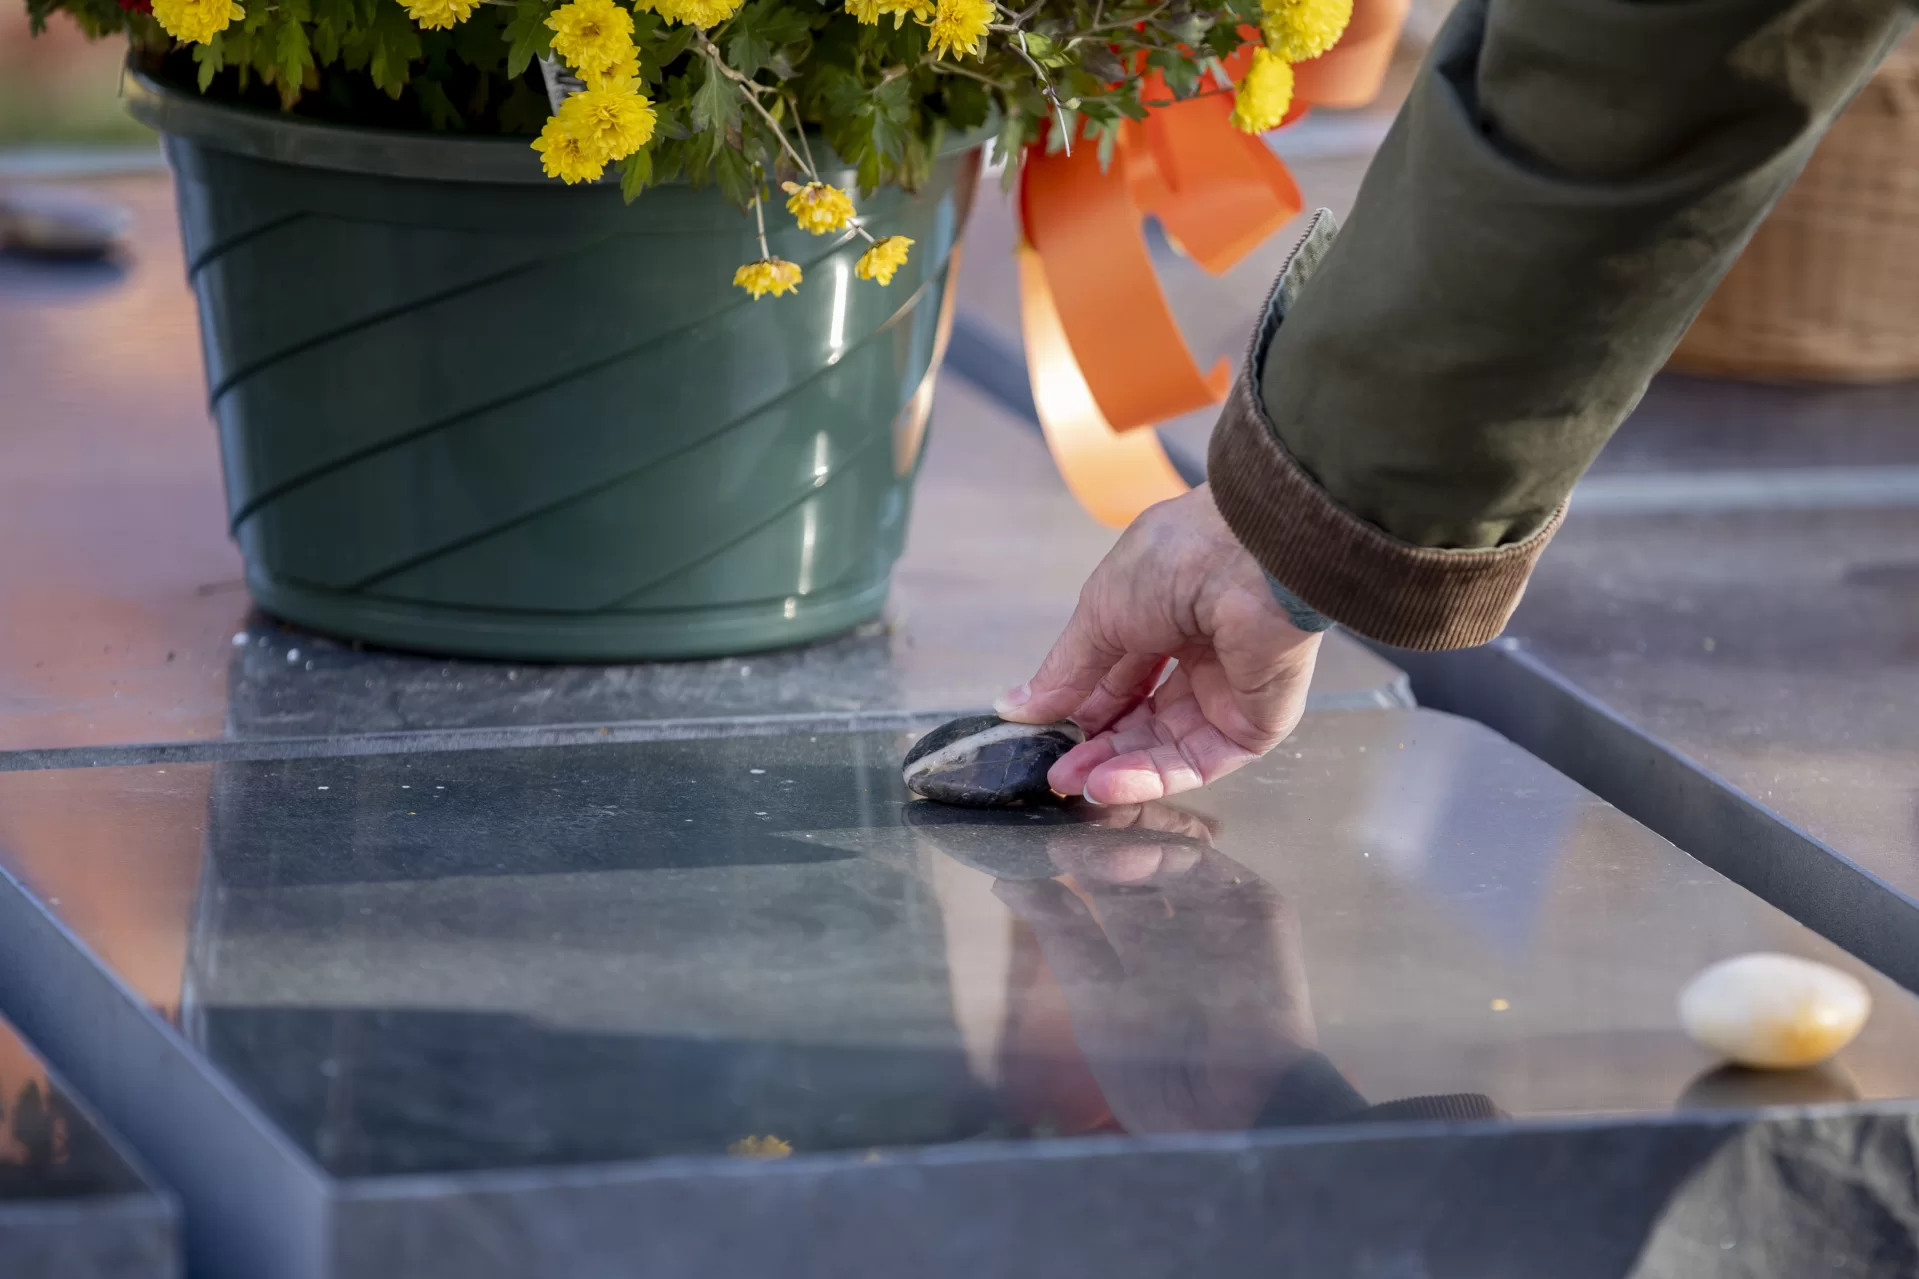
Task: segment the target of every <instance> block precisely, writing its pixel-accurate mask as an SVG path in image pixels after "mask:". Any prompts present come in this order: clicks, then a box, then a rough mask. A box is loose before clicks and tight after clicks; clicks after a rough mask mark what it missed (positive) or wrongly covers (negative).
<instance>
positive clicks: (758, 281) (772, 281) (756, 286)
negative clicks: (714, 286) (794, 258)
mask: <svg viewBox="0 0 1919 1279" xmlns="http://www.w3.org/2000/svg"><path fill="white" fill-rule="evenodd" d="M733 283H735V284H737V285H739V286H740V287H741V288H742V289H745V290H746V291H747V292H748V293H751V294H752V295H753V296H754V298H756V299H757V298H762V297H765V296H766V295H767V294H768V293H771V294H772V295H773V296H774V297H778V296H779V295H780V294H782V293H791V292H792V291H793V290H794V289H797V288H799V287H800V264H799V263H797V262H788V261H787V260H786V259H785V258H761V259H760V260H759V261H758V262H748V263H747V264H746V265H745V266H743V267H741V268H740V269H739V270H737V271H735V272H733Z"/></svg>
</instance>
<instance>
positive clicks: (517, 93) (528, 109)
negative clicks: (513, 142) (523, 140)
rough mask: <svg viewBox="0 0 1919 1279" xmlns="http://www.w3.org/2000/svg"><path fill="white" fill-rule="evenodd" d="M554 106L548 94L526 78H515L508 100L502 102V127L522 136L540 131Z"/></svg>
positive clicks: (507, 96)
mask: <svg viewBox="0 0 1919 1279" xmlns="http://www.w3.org/2000/svg"><path fill="white" fill-rule="evenodd" d="M552 111H553V108H552V105H551V104H550V103H548V102H547V100H546V95H545V94H544V93H541V92H540V91H539V90H538V89H535V88H534V87H533V86H532V85H530V84H528V83H527V82H526V81H524V80H515V81H514V82H513V87H512V89H510V90H508V92H507V95H506V101H505V102H502V103H501V104H500V128H501V130H502V131H503V132H506V133H517V134H519V135H520V136H521V137H525V136H527V135H528V134H533V133H538V132H539V131H540V130H541V128H543V127H544V126H545V125H546V118H547V116H548V115H550V114H552Z"/></svg>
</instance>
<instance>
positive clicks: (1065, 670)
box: [993, 594, 1158, 724]
mask: <svg viewBox="0 0 1919 1279" xmlns="http://www.w3.org/2000/svg"><path fill="white" fill-rule="evenodd" d="M1088 598H1089V597H1088V595H1086V594H1083V595H1082V596H1081V597H1080V603H1079V606H1078V607H1077V608H1075V609H1074V610H1073V617H1072V620H1071V621H1069V622H1067V623H1066V629H1065V630H1064V631H1062V632H1061V633H1060V637H1059V638H1058V639H1057V640H1055V641H1054V642H1053V647H1052V651H1050V652H1049V653H1047V654H1046V660H1045V661H1043V662H1041V663H1040V666H1039V672H1038V674H1036V675H1034V676H1033V678H1032V679H1030V680H1028V681H1027V682H1026V683H1024V684H1021V685H1020V686H1019V687H1018V688H1013V689H1008V690H1007V691H1006V692H1005V693H1003V694H1001V695H1000V697H999V699H998V700H997V701H995V702H994V703H993V711H994V713H995V714H997V715H998V716H999V717H1000V718H1001V719H1007V720H1012V721H1014V722H1016V723H1021V724H1051V723H1053V722H1055V721H1057V720H1062V719H1065V718H1067V717H1068V716H1070V715H1071V714H1072V713H1073V712H1074V711H1076V710H1078V709H1079V707H1080V705H1081V703H1083V702H1085V701H1086V700H1087V699H1088V698H1090V697H1092V696H1093V695H1094V693H1095V692H1097V691H1098V690H1100V689H1101V688H1102V686H1104V687H1105V689H1106V697H1107V699H1108V700H1109V701H1110V700H1117V699H1119V698H1121V697H1123V696H1124V695H1125V691H1126V690H1127V689H1128V688H1129V687H1130V688H1132V689H1134V690H1137V691H1136V692H1135V694H1134V700H1137V698H1138V697H1140V696H1144V692H1145V690H1144V689H1142V688H1141V686H1142V685H1145V686H1146V687H1147V688H1150V684H1147V681H1148V679H1149V677H1150V676H1151V675H1152V673H1153V668H1154V666H1155V664H1156V663H1157V660H1158V659H1157V658H1156V657H1152V656H1148V655H1145V654H1137V653H1135V654H1129V653H1127V652H1126V650H1125V648H1124V647H1122V646H1119V645H1114V644H1111V643H1108V642H1107V641H1106V640H1105V639H1103V638H1102V637H1101V634H1100V627H1099V625H1098V622H1097V619H1096V618H1095V617H1094V616H1093V614H1094V611H1095V610H1094V606H1093V605H1092V604H1090V603H1089V602H1088ZM1102 682H1104V684H1102Z"/></svg>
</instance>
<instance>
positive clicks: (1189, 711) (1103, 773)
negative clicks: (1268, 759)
mask: <svg viewBox="0 0 1919 1279" xmlns="http://www.w3.org/2000/svg"><path fill="white" fill-rule="evenodd" d="M1080 752H1084V755H1083V756H1082V757H1081V758H1080V759H1079V760H1072V759H1071V754H1079V753H1080ZM1071 754H1069V756H1068V757H1066V758H1062V759H1061V760H1060V761H1059V763H1058V764H1055V765H1054V771H1055V772H1058V773H1062V774H1063V775H1062V776H1061V777H1060V778H1059V780H1057V781H1053V783H1052V784H1053V786H1054V788H1055V789H1058V788H1059V786H1060V782H1062V781H1065V782H1074V783H1077V784H1078V785H1079V787H1080V790H1079V793H1080V794H1082V795H1084V796H1085V797H1086V798H1087V799H1088V800H1090V801H1091V802H1093V803H1095V804H1146V803H1150V802H1152V801H1153V800H1158V799H1164V798H1166V797H1167V796H1168V795H1178V794H1180V793H1182V792H1184V791H1189V790H1196V789H1198V788H1199V787H1201V786H1204V785H1206V784H1207V783H1208V782H1213V781H1217V780H1218V779H1219V778H1221V777H1224V776H1226V775H1227V774H1228V773H1232V772H1235V771H1237V770H1238V769H1241V768H1244V767H1245V766H1246V765H1247V764H1249V763H1251V762H1252V761H1253V760H1255V759H1257V758H1259V754H1260V752H1258V751H1254V750H1248V749H1247V748H1246V747H1245V746H1243V745H1241V744H1240V743H1239V742H1236V741H1234V740H1233V739H1232V738H1231V737H1228V736H1227V735H1226V734H1225V733H1224V732H1222V731H1221V730H1220V729H1219V728H1218V726H1216V725H1215V724H1214V723H1213V722H1212V721H1211V719H1209V718H1208V717H1207V715H1206V713H1205V711H1204V710H1203V709H1202V708H1201V706H1200V704H1199V701H1198V700H1197V699H1196V698H1195V697H1194V696H1193V692H1192V686H1191V681H1190V679H1189V677H1188V676H1187V674H1186V670H1185V668H1184V667H1182V668H1180V669H1179V670H1176V671H1174V672H1173V677H1172V678H1171V679H1169V680H1167V681H1166V686H1165V687H1164V688H1162V689H1161V690H1160V692H1159V694H1158V695H1157V696H1155V697H1154V699H1153V701H1152V703H1151V705H1149V706H1142V707H1140V708H1139V711H1138V712H1137V713H1135V714H1133V715H1129V716H1127V717H1126V718H1125V719H1123V720H1122V721H1121V722H1120V723H1119V724H1116V725H1115V726H1114V727H1113V729H1112V730H1111V731H1110V732H1108V733H1106V734H1103V735H1101V736H1100V737H1099V738H1096V739H1094V741H1091V742H1087V743H1085V744H1083V745H1082V746H1080V747H1077V748H1075V750H1074V752H1072V753H1071ZM1069 762H1070V763H1071V764H1072V767H1071V768H1070V769H1063V768H1062V766H1063V765H1067V764H1068V763H1069ZM1061 793H1063V794H1071V793H1073V792H1070V791H1062V792H1061Z"/></svg>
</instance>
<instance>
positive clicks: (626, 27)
mask: <svg viewBox="0 0 1919 1279" xmlns="http://www.w3.org/2000/svg"><path fill="white" fill-rule="evenodd" d="M546 25H547V27H548V29H549V30H551V31H552V32H553V52H555V53H557V54H559V55H560V56H561V57H562V58H565V59H566V61H567V63H568V65H570V66H574V67H605V66H609V65H611V64H613V63H616V62H620V61H622V60H623V59H624V58H625V57H626V56H627V55H628V54H629V53H631V52H632V50H633V15H632V14H630V13H628V12H627V11H626V10H625V9H623V8H621V7H620V6H619V5H617V4H615V3H613V0H573V3H571V4H563V5H561V6H560V7H559V8H557V9H555V10H554V11H553V12H552V13H549V14H547V15H546Z"/></svg>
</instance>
